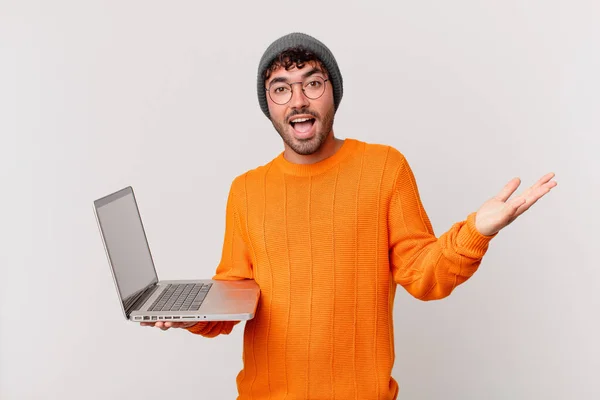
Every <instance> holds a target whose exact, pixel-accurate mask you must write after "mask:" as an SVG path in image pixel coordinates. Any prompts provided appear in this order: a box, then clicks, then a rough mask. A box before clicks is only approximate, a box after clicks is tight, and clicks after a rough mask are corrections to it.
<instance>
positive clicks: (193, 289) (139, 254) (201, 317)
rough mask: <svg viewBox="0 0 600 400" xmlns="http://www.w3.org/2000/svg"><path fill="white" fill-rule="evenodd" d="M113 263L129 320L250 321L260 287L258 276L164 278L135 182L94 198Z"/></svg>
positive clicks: (118, 290)
mask: <svg viewBox="0 0 600 400" xmlns="http://www.w3.org/2000/svg"><path fill="white" fill-rule="evenodd" d="M94 211H95V214H96V220H97V222H98V228H99V230H100V236H101V237H102V242H103V243H104V249H105V250H106V256H107V257H108V264H109V266H110V270H111V272H112V276H113V279H114V282H115V286H116V288H117V294H118V296H119V300H120V303H121V306H122V311H123V314H124V315H125V318H126V319H128V320H130V321H133V322H148V321H150V322H151V321H174V322H190V321H244V320H249V319H252V318H254V314H255V312H256V308H257V306H258V300H259V297H260V289H259V287H258V284H257V283H256V282H255V281H254V280H252V279H244V280H228V281H226V280H213V279H203V280H174V281H161V280H159V279H158V275H157V273H156V268H155V266H154V261H153V259H152V254H151V253H150V247H149V245H148V240H147V238H146V232H145V230H144V226H143V224H142V218H141V216H140V212H139V209H138V205H137V201H136V198H135V195H134V193H133V188H132V187H131V186H129V187H126V188H124V189H121V190H119V191H117V192H115V193H112V194H109V195H107V196H105V197H102V198H101V199H98V200H96V201H94Z"/></svg>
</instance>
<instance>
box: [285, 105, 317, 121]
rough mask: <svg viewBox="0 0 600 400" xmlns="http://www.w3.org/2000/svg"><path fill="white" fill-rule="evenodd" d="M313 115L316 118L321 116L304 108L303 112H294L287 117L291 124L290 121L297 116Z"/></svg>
mask: <svg viewBox="0 0 600 400" xmlns="http://www.w3.org/2000/svg"><path fill="white" fill-rule="evenodd" d="M303 114H304V115H307V114H308V115H311V116H313V117H315V118H319V114H318V113H316V112H314V111H311V110H309V109H308V108H304V109H302V110H292V112H291V113H290V114H289V115H288V116H287V118H286V121H287V122H290V119H292V117H294V116H296V115H303Z"/></svg>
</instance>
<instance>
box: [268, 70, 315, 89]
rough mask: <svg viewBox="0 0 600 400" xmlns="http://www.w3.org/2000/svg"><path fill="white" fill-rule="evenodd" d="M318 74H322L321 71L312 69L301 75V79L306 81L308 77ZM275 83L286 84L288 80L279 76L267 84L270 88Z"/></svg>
mask: <svg viewBox="0 0 600 400" xmlns="http://www.w3.org/2000/svg"><path fill="white" fill-rule="evenodd" d="M319 72H320V73H324V72H323V71H321V70H320V69H318V68H312V69H311V70H309V71H307V72H305V73H304V74H302V79H306V78H308V77H309V76H312V75H314V74H317V73H319ZM277 82H288V79H287V78H284V77H283V76H279V77H277V78H273V79H272V80H271V82H269V86H271V85H272V84H274V83H277Z"/></svg>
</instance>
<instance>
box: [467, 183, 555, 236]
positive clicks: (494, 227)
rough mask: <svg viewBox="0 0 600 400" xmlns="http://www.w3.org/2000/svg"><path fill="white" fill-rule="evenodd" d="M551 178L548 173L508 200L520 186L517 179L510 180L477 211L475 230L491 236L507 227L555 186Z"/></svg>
mask: <svg viewBox="0 0 600 400" xmlns="http://www.w3.org/2000/svg"><path fill="white" fill-rule="evenodd" d="M552 178H554V173H552V172H550V173H548V174H546V175H544V176H543V177H542V178H541V179H540V180H539V181H537V182H536V183H535V185H533V186H531V187H530V188H529V189H527V190H525V191H524V192H523V193H521V194H520V195H518V196H516V197H514V198H513V199H511V200H508V199H509V198H510V196H512V194H513V193H514V192H515V190H517V188H518V187H519V185H520V184H521V180H520V179H519V178H514V179H512V180H511V181H510V182H508V183H507V184H506V186H504V188H503V189H502V190H501V191H500V193H498V194H497V195H496V196H494V197H492V198H491V199H489V200H488V201H486V202H485V203H483V205H482V206H481V208H480V209H479V211H477V216H476V218H475V226H476V228H477V230H478V231H479V232H480V233H481V234H482V235H486V236H491V235H493V234H495V233H497V232H498V231H500V230H501V229H502V228H504V227H506V226H507V225H509V224H510V223H511V222H513V221H514V220H515V219H517V217H519V215H521V214H523V213H524V212H525V211H527V210H528V209H529V208H530V207H531V206H532V205H534V204H535V202H536V201H538V200H539V199H540V198H542V196H544V195H545V194H546V193H548V192H549V191H550V190H551V189H552V188H553V187H555V186H556V185H557V183H556V181H553V180H552Z"/></svg>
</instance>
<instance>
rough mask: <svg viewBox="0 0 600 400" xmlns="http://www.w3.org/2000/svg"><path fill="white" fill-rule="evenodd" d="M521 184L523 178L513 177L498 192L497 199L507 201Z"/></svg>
mask: <svg viewBox="0 0 600 400" xmlns="http://www.w3.org/2000/svg"><path fill="white" fill-rule="evenodd" d="M520 184H521V179H519V178H513V179H511V180H510V181H509V182H508V183H507V184H506V185H505V186H504V187H503V188H502V190H501V191H500V193H498V195H496V199H498V200H500V201H502V202H506V200H508V198H509V197H510V196H512V194H513V193H514V192H515V190H517V188H518V187H519V185H520Z"/></svg>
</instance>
